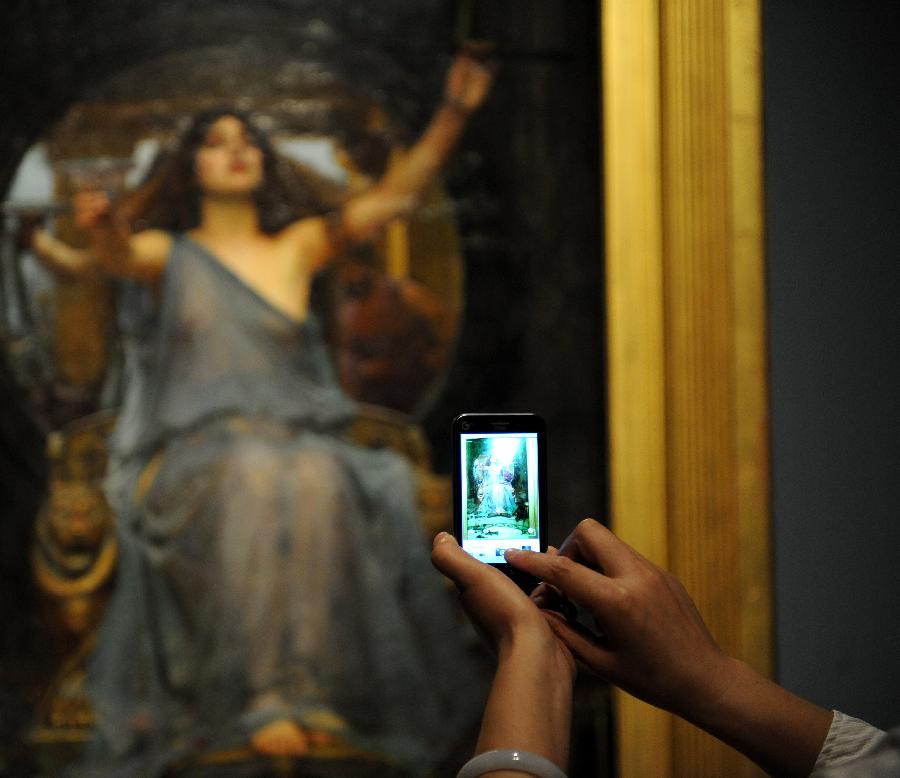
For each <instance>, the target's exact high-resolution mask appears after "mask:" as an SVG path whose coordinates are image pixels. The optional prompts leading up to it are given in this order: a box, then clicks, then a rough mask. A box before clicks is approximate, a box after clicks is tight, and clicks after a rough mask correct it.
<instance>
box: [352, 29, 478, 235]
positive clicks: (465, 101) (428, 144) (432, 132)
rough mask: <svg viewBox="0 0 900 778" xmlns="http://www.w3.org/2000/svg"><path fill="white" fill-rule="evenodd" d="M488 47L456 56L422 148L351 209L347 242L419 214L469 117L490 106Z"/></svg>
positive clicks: (468, 48)
mask: <svg viewBox="0 0 900 778" xmlns="http://www.w3.org/2000/svg"><path fill="white" fill-rule="evenodd" d="M489 52H490V48H489V47H488V46H487V45H484V44H482V45H475V44H469V45H468V46H466V47H465V48H463V50H462V51H461V52H460V53H459V54H458V55H457V56H456V58H455V59H454V61H453V64H452V65H451V66H450V70H449V71H448V72H447V78H446V82H445V87H444V100H443V102H442V103H441V105H440V106H439V107H438V109H437V111H436V112H435V114H434V116H433V117H432V119H431V122H430V123H429V124H428V127H427V128H426V129H425V131H424V133H423V134H422V136H421V137H420V138H419V140H418V141H417V142H416V144H415V145H414V146H413V147H412V148H411V149H410V150H409V151H408V152H407V153H406V154H405V155H404V157H403V158H402V159H400V160H399V161H398V162H396V163H395V164H394V165H392V166H391V167H390V168H389V169H388V171H387V172H386V173H385V175H384V176H383V177H382V178H381V179H380V180H379V181H378V182H377V183H376V184H375V185H374V186H373V187H372V188H370V189H368V190H367V191H365V192H363V193H362V194H360V195H358V196H356V197H354V198H352V199H351V200H350V201H348V202H347V203H346V205H345V206H344V209H343V213H342V224H341V227H342V229H343V231H344V233H345V236H346V238H347V239H349V240H351V241H365V240H369V239H371V238H372V237H373V236H374V235H375V234H376V233H377V232H378V230H380V229H381V228H382V227H383V226H384V225H385V224H386V223H387V222H389V221H391V219H394V218H396V217H398V216H403V215H405V214H408V213H410V212H411V211H413V210H415V208H416V207H417V206H418V205H419V204H420V202H421V198H422V197H423V195H424V194H425V192H426V190H427V189H428V187H429V186H430V185H431V183H432V182H433V181H434V180H435V177H436V176H437V174H438V172H439V171H440V170H441V168H442V167H443V166H444V164H445V163H446V161H447V159H448V158H449V156H450V154H451V152H452V151H453V149H454V148H455V147H456V143H457V141H458V140H459V137H460V135H461V134H462V132H463V129H464V128H465V126H466V122H467V121H468V118H469V115H470V114H471V113H472V112H473V111H474V110H476V109H477V108H478V107H479V106H480V105H481V104H482V102H484V99H485V97H486V96H487V93H488V91H489V90H490V87H491V84H492V83H493V78H494V68H493V66H492V65H491V64H490V63H489V62H487V60H486V57H487V55H488V54H489Z"/></svg>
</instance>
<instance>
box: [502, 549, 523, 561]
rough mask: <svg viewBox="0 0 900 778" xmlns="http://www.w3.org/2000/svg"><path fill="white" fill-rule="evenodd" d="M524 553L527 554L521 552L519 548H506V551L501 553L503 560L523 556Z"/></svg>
mask: <svg viewBox="0 0 900 778" xmlns="http://www.w3.org/2000/svg"><path fill="white" fill-rule="evenodd" d="M524 553H527V552H525V551H523V550H522V549H520V548H508V549H506V551H504V552H503V558H504V559H514V558H515V557H517V556H518V555H519V554H524Z"/></svg>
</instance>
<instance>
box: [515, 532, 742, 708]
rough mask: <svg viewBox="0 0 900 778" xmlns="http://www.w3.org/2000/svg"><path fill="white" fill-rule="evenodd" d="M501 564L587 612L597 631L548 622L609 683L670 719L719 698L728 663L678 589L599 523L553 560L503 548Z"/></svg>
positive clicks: (573, 539) (571, 538)
mask: <svg viewBox="0 0 900 778" xmlns="http://www.w3.org/2000/svg"><path fill="white" fill-rule="evenodd" d="M506 558H507V561H508V562H509V563H510V564H511V565H512V566H513V567H516V568H518V569H519V570H522V571H525V572H527V573H530V574H532V575H534V576H535V577H537V578H538V579H540V580H542V581H544V582H545V583H546V584H550V585H552V586H553V587H555V588H556V589H557V590H558V591H559V592H560V593H561V594H563V595H564V596H565V597H567V598H569V599H570V600H572V601H573V602H576V603H578V604H579V605H581V606H582V607H584V608H586V609H587V610H589V611H590V612H591V613H592V614H593V616H594V621H595V624H596V627H597V630H598V631H597V632H592V631H590V630H588V629H587V628H585V627H583V626H582V625H580V624H573V623H571V622H567V621H564V620H561V619H557V618H553V619H548V623H549V625H550V627H551V628H552V630H553V632H554V633H555V634H556V636H557V637H558V638H559V639H560V640H561V641H562V642H563V643H564V644H565V645H566V646H567V647H568V648H569V650H570V651H571V652H572V653H573V654H574V655H575V656H576V657H577V658H578V659H580V660H581V661H582V662H584V663H585V664H586V665H588V666H589V667H590V668H591V669H593V670H594V671H595V672H597V673H598V674H599V675H601V676H602V677H604V678H606V679H607V680H609V681H610V682H612V683H614V684H615V685H617V686H620V687H621V688H623V689H624V690H625V691H627V692H629V693H631V694H633V695H634V696H636V697H640V698H641V699H643V700H645V701H647V702H650V703H652V704H654V705H657V706H659V707H662V708H665V709H667V710H670V711H673V712H675V713H682V712H683V711H685V709H690V708H691V707H694V706H698V705H706V704H710V703H713V702H714V701H715V700H716V699H717V697H718V696H720V695H721V694H722V693H723V691H724V688H725V685H727V683H728V678H729V676H730V663H731V662H732V660H731V659H730V658H729V657H728V656H727V655H726V654H724V653H723V652H722V650H721V649H720V648H719V646H718V645H717V644H716V642H715V641H714V640H713V638H712V636H711V635H710V633H709V630H708V629H707V628H706V625H705V624H704V623H703V619H702V617H701V616H700V613H699V612H698V610H697V608H696V606H695V605H694V602H693V600H691V598H690V596H689V595H688V593H687V592H686V591H685V589H684V587H683V586H682V585H681V584H680V583H679V582H678V580H677V579H675V577H674V576H672V575H671V574H669V573H667V572H665V571H664V570H661V569H660V568H658V567H657V566H656V565H654V564H653V563H652V562H650V561H649V560H648V559H645V558H644V557H643V556H641V555H640V554H639V553H638V552H637V551H635V550H634V549H633V548H631V547H630V546H628V545H627V544H625V543H623V542H622V541H621V540H619V539H618V538H617V537H616V536H615V535H614V534H613V533H612V532H610V531H609V530H608V529H607V528H606V527H604V526H603V525H602V524H600V523H599V522H596V521H594V520H593V519H585V520H584V521H582V522H581V523H580V524H579V525H578V526H577V527H576V529H575V530H574V532H573V533H572V534H571V535H570V536H569V537H568V538H567V539H566V541H565V542H564V543H563V544H562V546H561V547H560V549H559V553H558V554H557V555H547V554H538V553H534V552H528V551H517V550H510V551H509V552H507V556H506ZM534 596H536V597H537V598H538V599H540V596H541V593H540V592H539V591H538V592H536V593H535V595H534Z"/></svg>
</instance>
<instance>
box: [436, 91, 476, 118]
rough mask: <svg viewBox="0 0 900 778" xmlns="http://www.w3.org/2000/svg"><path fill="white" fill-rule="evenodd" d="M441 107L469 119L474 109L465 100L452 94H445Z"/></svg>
mask: <svg viewBox="0 0 900 778" xmlns="http://www.w3.org/2000/svg"><path fill="white" fill-rule="evenodd" d="M441 108H442V109H443V110H445V111H447V112H449V113H451V114H452V115H454V116H457V117H459V118H460V119H468V118H469V114H471V113H472V109H471V108H470V107H469V106H468V105H467V104H466V103H465V102H463V101H462V100H460V99H459V98H458V97H453V96H451V95H444V100H443V102H442V103H441Z"/></svg>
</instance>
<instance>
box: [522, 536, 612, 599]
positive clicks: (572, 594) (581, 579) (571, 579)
mask: <svg viewBox="0 0 900 778" xmlns="http://www.w3.org/2000/svg"><path fill="white" fill-rule="evenodd" d="M506 561H507V562H509V564H511V565H512V566H513V567H515V568H516V569H518V570H522V571H523V572H526V573H530V574H531V575H533V576H534V577H535V578H537V579H538V580H539V581H543V582H545V583H549V584H552V585H553V586H555V587H556V588H557V589H559V591H560V592H562V593H563V594H564V595H565V596H566V597H568V598H569V599H571V600H574V601H575V602H578V603H581V604H582V605H585V606H587V607H589V608H590V609H591V610H594V611H596V610H599V609H600V608H602V607H603V606H604V604H605V603H606V602H608V600H609V599H610V597H612V596H614V595H615V587H614V584H613V583H612V582H611V581H610V580H609V579H608V578H607V577H606V576H604V575H602V574H601V573H598V572H596V571H594V570H591V569H590V568H588V567H585V566H584V565H582V564H580V563H579V562H576V561H575V560H573V559H571V558H569V557H567V556H563V555H562V554H559V555H558V556H547V554H539V553H536V552H534V551H524V550H518V549H509V550H508V551H507V552H506Z"/></svg>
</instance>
